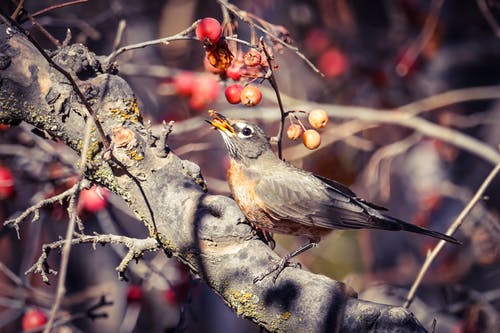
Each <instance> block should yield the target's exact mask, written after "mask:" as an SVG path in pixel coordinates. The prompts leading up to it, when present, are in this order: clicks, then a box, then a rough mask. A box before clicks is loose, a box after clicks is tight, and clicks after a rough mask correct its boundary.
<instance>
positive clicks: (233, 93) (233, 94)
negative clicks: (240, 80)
mask: <svg viewBox="0 0 500 333" xmlns="http://www.w3.org/2000/svg"><path fill="white" fill-rule="evenodd" d="M242 90H243V87H242V86H241V85H239V84H237V83H235V84H231V85H229V86H227V87H226V90H225V91H224V94H225V95H226V99H227V101H228V102H229V103H231V104H238V103H239V102H241V91H242Z"/></svg>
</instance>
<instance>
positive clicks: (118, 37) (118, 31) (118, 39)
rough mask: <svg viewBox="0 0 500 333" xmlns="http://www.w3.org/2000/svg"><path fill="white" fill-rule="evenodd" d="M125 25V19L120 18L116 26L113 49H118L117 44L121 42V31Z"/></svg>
mask: <svg viewBox="0 0 500 333" xmlns="http://www.w3.org/2000/svg"><path fill="white" fill-rule="evenodd" d="M126 27H127V22H126V21H125V20H120V22H118V28H117V29H116V36H115V40H114V42H113V51H115V50H116V49H118V46H119V45H120V44H121V42H122V38H123V32H124V31H125V28H126Z"/></svg>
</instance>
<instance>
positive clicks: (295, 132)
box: [286, 124, 303, 140]
mask: <svg viewBox="0 0 500 333" xmlns="http://www.w3.org/2000/svg"><path fill="white" fill-rule="evenodd" d="M302 132H303V131H302V127H301V126H300V125H299V124H291V125H290V126H288V128H287V130H286V135H287V136H288V138H289V139H290V140H297V139H298V138H299V137H300V136H301V135H302Z"/></svg>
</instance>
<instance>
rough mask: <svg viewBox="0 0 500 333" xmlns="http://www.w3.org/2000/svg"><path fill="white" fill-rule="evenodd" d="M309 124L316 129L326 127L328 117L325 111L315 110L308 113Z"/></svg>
mask: <svg viewBox="0 0 500 333" xmlns="http://www.w3.org/2000/svg"><path fill="white" fill-rule="evenodd" d="M308 120H309V124H311V126H312V127H314V128H316V129H320V128H323V127H325V126H326V123H327V122H328V115H327V114H326V112H325V110H322V109H316V110H312V111H311V112H309V117H308Z"/></svg>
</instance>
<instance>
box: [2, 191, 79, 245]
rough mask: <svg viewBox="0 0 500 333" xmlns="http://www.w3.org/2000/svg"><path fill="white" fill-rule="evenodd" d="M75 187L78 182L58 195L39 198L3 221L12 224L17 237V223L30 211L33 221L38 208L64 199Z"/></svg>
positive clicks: (71, 193)
mask: <svg viewBox="0 0 500 333" xmlns="http://www.w3.org/2000/svg"><path fill="white" fill-rule="evenodd" d="M77 188H78V184H75V185H73V186H72V187H70V188H69V189H67V190H66V191H64V192H62V193H60V194H58V195H54V196H53V197H50V198H47V199H44V200H40V201H39V202H37V203H36V204H34V205H33V206H31V207H29V208H28V209H26V210H25V211H24V212H23V213H22V214H21V215H19V216H18V217H16V218H15V219H10V220H7V221H5V222H4V225H5V226H10V227H12V226H13V227H14V228H15V229H16V232H17V237H18V238H19V223H21V222H22V221H23V220H24V219H25V218H27V217H28V216H29V215H30V214H32V213H34V217H33V219H32V221H33V222H34V221H36V220H38V210H39V209H40V208H42V207H44V206H47V205H50V204H53V203H55V202H60V201H62V200H64V199H66V198H67V197H69V196H71V195H73V194H74V193H75V192H76V190H77Z"/></svg>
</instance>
